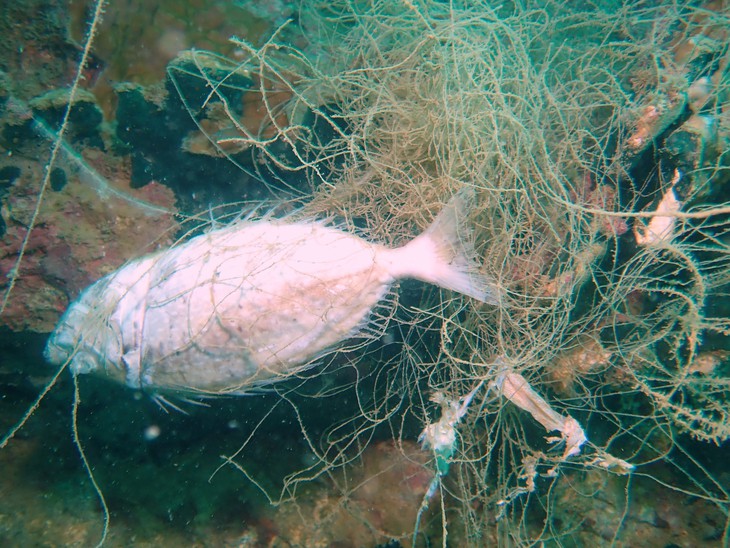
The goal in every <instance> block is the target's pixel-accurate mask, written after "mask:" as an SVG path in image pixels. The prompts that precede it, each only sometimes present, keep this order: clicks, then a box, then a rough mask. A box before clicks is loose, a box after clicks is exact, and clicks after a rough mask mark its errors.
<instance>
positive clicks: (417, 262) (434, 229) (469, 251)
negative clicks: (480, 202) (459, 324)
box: [395, 187, 502, 304]
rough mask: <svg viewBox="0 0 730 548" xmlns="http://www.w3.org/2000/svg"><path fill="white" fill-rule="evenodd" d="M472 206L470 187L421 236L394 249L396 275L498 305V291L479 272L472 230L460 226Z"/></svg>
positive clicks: (495, 286) (487, 278)
mask: <svg viewBox="0 0 730 548" xmlns="http://www.w3.org/2000/svg"><path fill="white" fill-rule="evenodd" d="M473 204H474V190H473V189H472V188H469V187H466V188H463V189H461V190H460V191H459V192H457V193H456V194H455V195H454V196H453V197H452V198H451V200H449V202H448V203H447V204H446V206H444V208H443V209H442V210H441V212H440V213H439V214H438V215H437V216H436V219H434V221H433V223H432V224H431V226H429V227H428V228H427V229H426V231H425V232H423V234H421V235H419V236H417V237H416V238H414V239H413V240H412V241H410V242H409V243H408V244H406V245H405V246H404V247H402V248H400V249H398V250H396V252H397V253H398V254H399V255H398V256H397V258H396V260H397V263H398V264H399V265H400V269H399V270H400V272H396V273H395V274H396V276H401V277H413V278H417V279H419V280H422V281H425V282H429V283H433V284H436V285H438V286H439V287H443V288H445V289H450V290H452V291H456V292H458V293H462V294H464V295H468V296H469V297H472V298H474V299H477V300H478V301H481V302H484V303H488V304H499V303H500V301H501V294H502V291H501V289H500V288H499V286H498V285H497V284H496V282H495V281H494V280H493V279H492V278H491V277H490V276H488V275H487V274H485V273H483V272H481V271H480V268H479V262H478V261H477V257H476V252H475V250H474V242H473V237H472V231H471V230H470V229H469V228H467V227H466V226H465V224H464V220H465V219H466V218H467V216H468V213H469V211H470V210H471V209H472V207H473Z"/></svg>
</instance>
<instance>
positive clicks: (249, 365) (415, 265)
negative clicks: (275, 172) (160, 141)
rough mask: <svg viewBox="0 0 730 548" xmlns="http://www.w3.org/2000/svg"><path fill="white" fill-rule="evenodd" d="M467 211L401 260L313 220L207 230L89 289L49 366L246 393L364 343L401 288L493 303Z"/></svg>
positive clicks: (440, 221)
mask: <svg viewBox="0 0 730 548" xmlns="http://www.w3.org/2000/svg"><path fill="white" fill-rule="evenodd" d="M465 202H466V200H465V199H464V198H463V197H460V196H459V195H457V197H456V198H454V200H452V202H450V203H449V205H447V207H446V208H445V209H444V211H443V212H442V213H441V214H440V215H439V216H438V217H437V219H436V220H435V221H434V223H433V225H432V226H431V227H430V228H429V229H428V230H427V231H426V232H424V233H423V234H422V235H420V236H418V237H416V238H415V239H414V240H412V241H411V242H409V243H408V244H406V245H405V246H403V247H400V248H396V249H391V248H388V247H386V246H383V245H380V244H376V243H372V242H369V241H367V240H365V239H363V238H361V237H359V236H357V235H355V234H351V233H349V232H346V231H343V230H340V229H338V228H335V227H331V226H326V225H325V224H324V223H322V222H318V221H312V222H294V223H287V222H286V221H283V220H260V221H254V222H250V221H243V222H239V223H236V224H233V225H231V226H228V227H225V228H221V229H217V230H212V231H210V232H208V233H206V234H203V235H200V236H197V237H195V238H193V239H191V240H190V241H188V242H187V243H185V244H182V245H179V246H177V247H173V248H172V249H169V250H166V251H163V252H159V253H157V254H154V255H151V256H148V257H145V258H142V259H138V260H136V261H132V262H130V263H128V264H127V265H125V266H123V267H122V268H120V269H119V270H117V271H116V272H113V273H112V274H110V275H108V276H106V277H105V278H102V279H101V280H99V281H98V282H96V283H95V284H93V285H92V286H91V287H89V288H88V289H86V290H85V291H84V292H83V293H82V294H81V296H80V297H79V298H78V299H77V300H76V302H74V303H73V304H72V305H71V306H70V307H69V309H68V310H67V312H66V314H65V315H64V317H63V318H62V319H61V321H60V323H59V325H58V326H57V328H56V330H55V331H54V333H53V334H52V336H51V338H50V340H49V342H48V345H47V347H46V357H47V359H48V360H49V361H50V362H52V363H56V364H61V363H64V362H65V361H67V360H70V361H69V365H70V368H71V371H72V372H73V373H74V374H80V373H87V372H92V371H93V372H100V373H105V374H107V375H108V376H110V377H112V378H114V379H116V380H119V381H121V382H124V383H126V384H127V385H129V386H130V387H133V388H138V389H145V390H151V391H157V392H204V393H215V394H220V393H244V392H246V391H247V390H250V389H251V388H252V387H255V386H257V385H261V384H265V383H269V382H273V381H275V380H277V379H278V378H285V377H287V376H289V375H291V374H292V373H293V372H295V371H298V370H300V369H302V368H304V367H308V366H309V365H311V364H312V363H314V362H316V360H317V359H318V358H320V357H322V356H323V355H324V354H326V353H327V352H329V351H331V350H332V349H334V348H336V347H337V345H338V344H339V343H341V342H342V341H343V340H345V339H347V338H350V337H352V336H354V335H357V334H358V333H359V332H361V331H362V330H363V328H364V327H365V326H367V324H368V322H369V321H370V316H371V312H372V311H373V309H374V308H376V306H377V305H378V303H380V302H381V301H382V300H383V299H384V298H385V297H386V295H387V293H388V291H389V290H390V288H391V287H392V285H393V284H394V283H395V282H396V281H397V280H400V279H404V278H416V279H420V280H424V281H427V282H431V283H436V284H438V285H440V286H442V287H446V288H449V289H455V290H457V291H460V292H462V293H465V294H467V295H470V296H472V297H475V298H477V299H479V300H481V301H484V302H496V290H495V289H494V288H493V286H492V284H491V283H490V281H489V280H488V279H487V278H485V277H484V276H481V275H480V274H479V273H478V271H477V268H476V263H474V262H473V260H472V259H471V257H470V256H469V255H470V254H471V253H470V250H469V247H468V243H464V242H462V241H461V238H462V235H460V232H462V230H459V227H458V220H459V217H460V216H461V215H462V213H463V209H464V207H465V205H464V203H465Z"/></svg>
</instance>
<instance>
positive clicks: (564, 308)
mask: <svg viewBox="0 0 730 548" xmlns="http://www.w3.org/2000/svg"><path fill="white" fill-rule="evenodd" d="M300 18H301V20H300V25H301V29H302V31H303V33H302V35H297V36H296V37H292V35H291V33H289V32H288V29H287V28H286V27H285V28H284V29H282V30H281V31H280V33H279V34H277V35H275V36H274V37H273V38H272V39H271V40H270V41H269V42H268V43H266V44H265V45H264V46H263V47H261V48H254V47H252V46H251V45H250V44H248V43H246V42H245V41H243V40H239V41H237V42H238V44H239V46H240V47H241V50H242V52H243V59H244V60H243V61H242V62H235V63H232V62H231V63H230V64H229V65H228V67H229V71H230V73H231V74H233V73H245V74H247V75H250V76H251V77H252V78H254V80H255V82H256V83H257V84H256V86H254V87H253V90H254V92H256V93H258V94H259V97H260V99H261V101H262V104H263V105H264V108H265V109H266V112H265V114H264V116H263V123H262V125H261V126H260V127H257V128H249V127H246V126H245V125H244V124H242V123H240V121H239V120H240V119H241V115H240V112H238V111H237V108H238V107H237V106H236V105H235V104H232V103H231V101H229V100H228V98H227V95H226V94H227V90H225V87H226V80H225V79H215V78H213V77H212V76H211V72H210V71H209V70H208V68H207V67H210V66H211V65H215V66H216V67H217V68H219V67H220V66H221V64H223V65H224V66H225V63H226V61H225V60H223V59H214V58H211V57H210V56H209V55H208V54H205V53H200V52H192V53H190V54H189V55H190V56H191V59H192V62H193V64H194V65H195V66H197V67H198V69H199V72H198V75H199V76H200V77H201V78H206V79H207V80H208V84H209V89H210V93H209V95H207V96H206V97H205V100H204V108H202V109H201V108H200V107H201V106H203V105H201V104H196V105H189V107H190V110H191V111H193V112H196V113H197V115H198V120H199V121H200V125H201V128H205V127H206V124H207V127H210V121H211V120H212V119H215V118H216V114H215V113H218V117H217V119H221V117H220V116H219V114H220V112H224V113H225V117H224V118H225V120H226V123H224V124H223V126H226V127H227V128H228V129H229V130H233V131H229V135H233V136H228V137H224V138H218V139H217V138H216V135H215V134H214V133H213V132H211V134H210V138H211V141H212V142H213V143H214V144H215V146H216V147H217V150H218V151H219V153H221V154H227V153H228V151H230V150H231V147H234V148H235V150H237V151H250V154H251V155H252V157H253V158H254V159H255V162H254V165H257V166H260V169H261V170H262V172H264V171H265V172H266V173H265V174H264V175H265V177H264V178H265V179H266V180H275V179H277V178H278V179H280V180H285V179H286V180H287V181H289V180H291V179H290V178H288V176H289V175H291V173H292V172H293V173H297V174H299V177H300V178H301V179H302V180H303V179H305V178H306V181H307V183H308V187H307V188H306V190H305V191H304V192H305V193H306V194H311V199H309V196H308V200H307V203H306V206H305V208H304V210H305V212H306V214H308V215H312V214H316V215H319V214H323V213H326V214H329V215H337V216H340V217H342V218H344V219H345V222H346V223H347V224H348V225H349V226H352V227H362V226H363V225H364V226H365V228H366V231H367V233H368V234H369V235H370V236H371V237H372V238H374V239H377V240H379V241H383V242H387V243H389V244H398V243H402V242H404V241H406V240H408V239H409V238H411V237H412V236H413V235H414V234H417V233H418V232H419V231H420V230H423V229H424V228H425V227H426V226H427V224H428V222H429V221H430V220H431V219H432V218H433V216H434V215H435V213H436V212H437V211H438V210H439V209H440V208H441V207H442V205H443V204H444V203H445V202H446V201H447V200H448V198H449V196H451V195H452V194H453V193H454V192H456V191H457V190H458V189H460V188H462V187H464V186H469V187H473V188H474V189H475V190H476V192H477V195H478V206H477V207H476V208H475V211H474V213H473V215H472V217H473V218H472V219H471V224H472V226H474V233H475V236H476V239H477V247H478V252H479V256H480V258H481V260H482V263H483V268H484V269H485V270H486V271H487V272H488V273H489V274H490V275H491V276H493V277H494V279H496V280H498V282H499V285H500V286H501V287H503V288H504V290H505V294H506V298H505V300H504V302H503V306H501V307H499V308H497V309H495V308H493V307H488V306H481V305H479V304H475V303H473V302H467V300H466V299H463V298H458V297H456V298H455V297H453V296H450V295H445V294H438V293H437V292H435V291H432V292H427V293H425V294H424V295H423V298H422V300H421V301H420V302H418V304H417V305H412V306H410V307H404V308H405V310H404V311H402V312H401V313H400V314H399V318H398V319H399V322H400V324H399V325H400V327H399V328H400V329H401V330H402V332H403V333H402V344H401V346H400V350H399V351H398V352H396V353H394V354H393V353H391V355H390V356H388V364H387V366H385V367H386V368H387V369H385V370H382V371H383V372H382V373H381V375H382V378H378V380H377V382H376V383H374V385H373V386H371V389H372V390H374V391H375V392H374V393H373V395H372V397H370V398H366V399H367V400H368V403H367V405H366V404H363V407H362V415H361V416H359V417H355V418H353V419H352V420H351V421H349V422H347V423H343V424H342V425H340V426H339V427H338V428H336V429H334V430H333V432H332V433H331V435H330V436H329V437H328V438H326V439H325V440H323V442H322V444H323V445H317V446H316V449H317V454H318V455H320V456H321V457H322V464H324V469H329V467H337V466H340V465H343V464H344V463H345V462H347V461H348V460H349V459H351V458H352V456H351V454H350V453H348V450H350V451H352V450H353V449H354V448H355V447H362V445H363V444H364V443H366V441H367V439H368V437H369V436H371V435H372V431H373V430H374V429H375V428H376V427H378V426H380V425H382V424H383V423H388V424H389V425H390V428H391V429H392V431H393V434H394V435H395V436H399V437H406V435H407V434H406V433H405V432H404V431H403V426H402V425H403V424H405V422H406V420H405V419H404V418H403V416H405V415H410V416H411V417H414V418H415V419H416V420H417V421H418V422H420V423H421V424H422V425H423V426H424V431H423V433H422V438H421V439H422V441H423V442H424V446H425V447H426V448H428V449H430V450H431V451H432V453H433V455H434V461H433V466H434V470H435V474H436V476H437V480H436V481H437V483H438V488H439V489H440V491H441V501H442V504H443V505H444V511H443V515H442V516H441V517H440V519H441V522H442V525H443V537H444V539H445V537H446V532H447V530H448V532H449V534H454V535H458V538H464V539H468V540H469V542H471V543H473V544H479V543H481V542H484V539H485V538H488V537H494V538H501V539H503V540H505V541H508V542H510V543H512V542H518V543H522V542H525V543H527V542H534V541H536V540H548V539H550V538H553V537H554V535H555V534H557V533H556V530H555V529H553V527H554V521H553V520H552V519H551V516H552V514H553V512H554V510H553V507H554V506H555V505H556V504H558V502H557V501H558V500H559V499H560V498H561V497H564V496H565V482H569V481H570V477H571V474H575V473H576V470H586V469H587V470H591V469H597V468H598V469H600V470H601V472H602V473H606V474H629V473H631V470H632V469H636V470H641V468H642V465H646V464H647V463H651V462H654V461H664V462H666V463H669V464H670V465H671V466H674V467H676V468H677V472H676V473H677V475H678V476H679V477H680V478H681V481H680V482H679V483H681V484H682V485H683V487H681V489H687V490H688V492H691V493H693V494H695V495H696V496H698V497H700V498H703V499H706V500H709V501H712V502H713V503H714V504H716V505H717V506H718V507H719V508H720V509H721V513H722V514H723V515H724V516H725V519H727V515H728V514H727V511H728V510H727V504H728V496H729V493H728V490H727V486H723V484H722V483H721V482H720V481H719V480H717V479H716V478H715V477H713V476H712V474H711V473H709V472H706V471H705V470H704V469H703V467H702V465H701V464H700V463H698V462H696V461H694V462H691V461H692V457H691V456H690V455H689V454H688V453H687V449H685V447H684V445H683V444H685V443H686V442H687V440H688V437H687V436H682V434H689V436H691V437H692V438H696V439H698V440H701V441H705V442H708V443H717V444H719V443H722V442H724V441H725V440H727V438H728V437H729V436H730V411H729V410H728V409H729V408H728V388H729V385H728V377H727V367H728V366H727V343H726V339H725V337H727V335H728V334H729V333H728V330H729V329H730V321H729V320H728V318H727V312H728V310H727V306H726V305H725V304H723V301H724V300H725V299H726V298H727V293H728V289H729V284H730V255H729V254H728V237H729V232H728V231H729V229H728V224H727V222H728V204H727V201H726V200H727V197H728V194H727V189H726V188H725V189H724V190H723V189H722V188H721V185H723V184H724V185H726V184H727V179H728V173H727V169H728V168H727V165H726V163H727V150H728V149H727V146H728V141H727V136H728V130H729V128H728V102H727V101H728V93H729V92H730V88H729V84H730V80H728V73H727V64H728V52H727V36H726V31H721V30H720V29H721V27H722V26H723V25H726V24H727V23H728V20H727V12H723V11H722V9H719V10H718V9H717V8H714V7H712V6H710V7H705V8H699V7H695V6H692V5H686V6H681V7H680V6H677V5H668V6H653V5H651V4H649V3H638V4H634V5H631V6H630V7H629V6H624V7H618V6H613V5H609V4H606V5H605V6H598V7H596V6H592V7H580V6H578V5H577V4H576V5H573V4H571V3H567V4H566V3H548V4H547V5H546V6H544V7H539V6H538V5H534V6H533V5H529V4H528V5H520V4H511V3H507V4H503V5H501V6H500V7H498V8H494V7H491V6H490V5H488V4H486V3H481V2H478V3H476V4H474V3H471V2H469V3H460V2H451V3H440V2H389V1H383V2H373V3H369V2H333V3H326V4H319V5H316V6H314V7H311V6H310V7H307V9H302V10H301V12H300ZM291 44H296V47H295V46H293V45H291ZM688 49H689V50H691V51H690V52H689V53H687V51H686V50H688ZM172 76H173V77H174V69H173V72H172ZM701 79H704V80H702V81H703V82H705V83H706V84H707V86H708V88H707V90H706V92H705V93H704V96H701V97H699V99H697V97H698V96H700V95H702V94H701V93H698V91H697V85H696V84H695V83H696V82H697V81H700V80H701ZM282 97H284V98H285V99H286V100H282ZM678 111H680V112H683V114H682V116H677V114H676V113H677V112H678ZM688 119H689V120H690V123H693V124H695V125H698V124H699V125H701V124H702V123H705V124H710V125H711V126H712V129H711V130H710V132H711V135H709V136H708V134H707V131H705V130H699V133H696V132H695V133H692V135H700V137H699V138H698V139H697V142H701V143H702V145H701V146H702V151H700V150H696V151H695V153H696V154H700V155H701V156H702V157H701V158H699V157H697V156H694V160H693V162H694V163H688V162H687V161H686V158H683V157H682V154H684V155H685V156H686V151H684V152H680V153H678V154H677V153H673V151H672V149H671V147H670V146H668V145H669V139H667V135H670V133H671V131H672V130H674V129H676V125H679V124H681V123H683V122H685V121H687V120H688ZM667 120H670V122H667ZM678 120H679V122H678ZM669 123H672V124H676V125H675V127H674V128H671V129H670V130H668V129H667V125H668V124H669ZM217 130H220V124H219V126H218V128H217ZM703 131H705V132H704V133H703ZM674 152H676V150H675V151H674ZM690 155H692V154H691V153H690ZM660 213H664V215H660ZM723 341H725V342H723ZM508 383H511V384H510V386H511V388H507V384H508ZM521 397H522V399H523V401H521V402H520V401H518V400H520V398H521ZM548 402H550V403H548ZM530 409H532V410H530ZM526 411H528V412H526ZM535 419H537V420H535ZM538 421H539V422H540V423H542V425H543V427H544V430H542V431H541V430H540V427H539V426H538ZM579 425H581V426H582V428H581V426H579ZM571 429H572V430H571ZM576 429H577V430H576ZM545 430H547V431H552V434H549V435H554V437H552V438H550V439H549V442H547V443H546V441H545V439H544V438H545ZM581 436H587V439H588V442H587V443H585V445H584V442H585V441H586V440H585V437H581ZM556 443H557V445H558V447H555V446H554V445H555V444H556ZM561 444H562V446H561ZM320 470H321V469H320ZM312 474H313V470H308V471H307V472H306V473H304V474H302V475H301V476H298V475H294V476H292V477H290V478H289V479H290V481H289V483H288V484H287V489H292V488H293V485H294V484H296V482H297V481H299V480H300V479H303V478H304V477H310V476H311V475H312ZM438 478H440V481H439V480H438ZM674 488H677V489H680V487H679V484H677V485H675V486H674ZM432 489H433V487H432ZM431 494H432V493H431ZM586 496H589V495H586ZM426 498H428V495H427V497H426ZM427 504H428V502H427V501H426V502H425V503H424V506H425V505H427ZM535 514H537V515H540V514H544V515H545V516H547V517H548V519H544V520H543V521H542V523H544V526H543V528H542V529H541V528H540V527H535V525H534V524H535V523H536V522H540V520H539V519H538V520H535ZM528 516H532V517H531V518H530V519H529V520H528ZM615 527H616V531H617V532H616V534H617V535H618V534H619V533H618V531H619V530H620V527H621V525H620V520H617V521H616V522H615ZM432 531H433V529H432ZM727 534H728V530H727V526H725V533H724V538H725V539H727ZM444 542H445V540H444Z"/></svg>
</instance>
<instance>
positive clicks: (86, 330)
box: [43, 286, 121, 376]
mask: <svg viewBox="0 0 730 548" xmlns="http://www.w3.org/2000/svg"><path fill="white" fill-rule="evenodd" d="M99 293H100V292H99V290H98V288H97V287H96V286H91V287H90V288H89V289H87V290H86V291H85V292H84V293H82V294H81V296H80V297H79V298H78V299H77V300H76V301H75V302H73V303H72V304H71V305H70V306H69V308H68V310H66V313H65V314H64V315H63V317H62V318H61V320H60V321H59V322H58V325H57V326H56V329H55V330H54V331H53V333H52V334H51V336H50V338H49V339H48V343H47V344H46V348H45V351H44V352H43V355H44V356H45V358H46V360H47V361H48V362H49V363H51V364H54V365H62V364H68V367H69V369H70V370H71V373H72V374H73V375H74V376H75V375H81V374H84V373H91V372H94V371H105V370H107V369H108V368H109V365H110V364H114V363H119V357H120V354H121V352H120V346H121V337H120V335H119V330H118V329H117V328H115V323H114V322H113V321H110V315H109V314H108V313H106V312H105V310H104V309H105V308H108V307H105V306H104V302H103V301H101V302H100V301H99V300H98V297H99V296H100V294H99Z"/></svg>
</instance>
